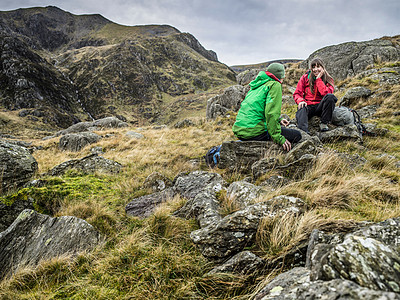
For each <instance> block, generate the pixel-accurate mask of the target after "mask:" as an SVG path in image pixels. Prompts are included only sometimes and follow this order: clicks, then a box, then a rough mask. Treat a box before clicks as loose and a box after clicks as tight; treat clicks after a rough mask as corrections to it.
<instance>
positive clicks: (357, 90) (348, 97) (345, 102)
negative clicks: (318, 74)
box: [339, 86, 372, 107]
mask: <svg viewBox="0 0 400 300" xmlns="http://www.w3.org/2000/svg"><path fill="white" fill-rule="evenodd" d="M371 95H372V92H371V90H370V89H367V88H366V87H363V86H357V87H354V88H351V89H349V90H347V92H346V94H344V96H343V98H342V99H340V102H339V104H340V105H342V106H350V107H351V106H353V105H354V101H355V100H360V99H365V98H368V97H369V96H371Z"/></svg>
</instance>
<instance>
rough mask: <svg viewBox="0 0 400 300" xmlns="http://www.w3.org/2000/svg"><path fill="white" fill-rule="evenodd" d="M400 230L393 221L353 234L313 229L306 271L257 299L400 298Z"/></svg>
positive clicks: (288, 275)
mask: <svg viewBox="0 0 400 300" xmlns="http://www.w3.org/2000/svg"><path fill="white" fill-rule="evenodd" d="M360 225H362V224H360ZM399 225H400V218H394V219H389V220H386V221H383V222H380V223H376V224H364V225H363V226H361V227H358V228H357V229H355V230H353V231H352V232H349V233H338V234H326V233H323V232H321V231H319V230H314V231H313V232H312V234H311V236H310V239H309V243H308V250H307V261H306V267H305V268H304V267H300V268H294V269H292V270H290V271H287V272H285V273H282V274H280V275H279V276H277V277H276V278H275V279H273V280H272V281H271V282H270V283H269V284H267V285H266V286H265V287H264V288H263V289H261V291H260V292H258V294H257V295H256V297H255V299H258V300H261V299H308V298H310V299H341V297H343V296H344V295H345V296H346V299H371V300H372V299H400V286H399V282H400V277H399V276H400V269H399V265H400V264H399V259H400V257H399V255H398V251H399V247H400V240H399V236H400V232H399V228H400V227H399Z"/></svg>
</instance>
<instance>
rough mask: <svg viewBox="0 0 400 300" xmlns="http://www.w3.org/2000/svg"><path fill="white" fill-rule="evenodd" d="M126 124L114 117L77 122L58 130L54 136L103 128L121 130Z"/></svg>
mask: <svg viewBox="0 0 400 300" xmlns="http://www.w3.org/2000/svg"><path fill="white" fill-rule="evenodd" d="M127 126H128V124H127V123H126V122H123V121H121V120H120V119H118V118H116V117H107V118H103V119H99V120H95V121H93V122H79V123H76V124H74V125H72V126H70V127H68V128H67V129H64V130H60V131H58V132H57V133H56V136H60V135H65V134H70V133H79V132H86V131H93V130H101V129H105V128H122V127H127Z"/></svg>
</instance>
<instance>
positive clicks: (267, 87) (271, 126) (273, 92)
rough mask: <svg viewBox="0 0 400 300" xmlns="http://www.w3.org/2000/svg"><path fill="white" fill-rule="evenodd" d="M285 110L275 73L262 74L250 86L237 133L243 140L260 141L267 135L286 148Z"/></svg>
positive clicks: (239, 117) (240, 111) (262, 72)
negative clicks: (261, 137)
mask: <svg viewBox="0 0 400 300" xmlns="http://www.w3.org/2000/svg"><path fill="white" fill-rule="evenodd" d="M281 108H282V84H281V83H280V81H279V80H278V79H277V78H276V77H275V76H274V75H273V74H271V73H269V72H264V71H261V72H260V73H258V75H257V77H256V79H254V80H253V81H252V82H250V91H249V92H248V93H247V95H246V98H245V99H244V100H243V102H242V104H241V105H240V109H239V112H238V114H237V116H236V122H235V124H234V125H233V127H232V130H233V133H234V134H235V135H236V136H237V137H238V138H239V139H243V140H247V139H251V138H253V137H256V136H258V135H260V134H262V133H264V132H265V131H267V132H268V133H269V135H270V136H271V138H272V140H273V141H274V142H275V143H277V144H279V145H282V144H283V143H285V141H286V139H285V137H284V136H282V135H281V125H280V114H281Z"/></svg>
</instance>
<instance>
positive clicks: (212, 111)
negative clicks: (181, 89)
mask: <svg viewBox="0 0 400 300" xmlns="http://www.w3.org/2000/svg"><path fill="white" fill-rule="evenodd" d="M246 93H247V90H246V88H245V87H243V86H241V85H234V86H231V87H228V88H226V89H225V90H224V93H223V94H221V95H217V96H215V97H212V98H210V99H208V101H207V108H206V118H207V120H212V119H215V118H216V117H218V116H225V115H226V114H227V112H228V111H238V110H239V108H240V104H241V103H242V101H243V99H244V97H245V96H246Z"/></svg>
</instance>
